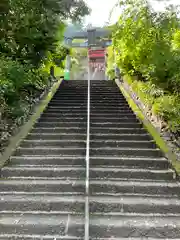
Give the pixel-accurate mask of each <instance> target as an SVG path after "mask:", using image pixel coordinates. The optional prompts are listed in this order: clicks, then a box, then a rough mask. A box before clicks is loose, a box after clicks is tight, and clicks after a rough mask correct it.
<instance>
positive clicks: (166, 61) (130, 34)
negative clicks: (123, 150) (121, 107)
mask: <svg viewBox="0 0 180 240" xmlns="http://www.w3.org/2000/svg"><path fill="white" fill-rule="evenodd" d="M119 5H120V7H121V8H122V14H121V15H120V17H119V20H118V22H117V24H116V26H114V32H113V51H114V52H115V59H116V62H117V64H118V66H119V67H120V69H121V73H122V74H124V75H129V76H132V79H134V78H133V77H134V76H136V77H138V81H135V80H134V81H133V82H132V86H133V87H134V88H135V89H136V92H138V95H141V97H142V99H143V101H144V102H145V103H146V104H148V105H149V106H151V108H152V110H153V111H154V112H155V113H156V114H158V115H159V116H161V117H162V118H163V119H164V120H166V121H167V122H168V125H169V126H170V128H171V129H173V130H180V116H179V110H180V109H179V106H180V30H179V29H180V21H179V18H178V12H177V10H176V9H175V8H174V7H172V6H169V7H168V8H167V9H166V10H165V11H164V12H155V11H154V10H153V9H152V7H151V5H150V4H149V3H148V1H146V0H139V1H134V0H124V1H120V3H119Z"/></svg>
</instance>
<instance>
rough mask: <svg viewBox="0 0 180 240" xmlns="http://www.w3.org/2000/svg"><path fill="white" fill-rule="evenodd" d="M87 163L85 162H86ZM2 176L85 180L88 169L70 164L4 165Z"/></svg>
mask: <svg viewBox="0 0 180 240" xmlns="http://www.w3.org/2000/svg"><path fill="white" fill-rule="evenodd" d="M84 165H85V164H84ZM1 177H2V178H12V177H13V178H29V179H41V178H49V180H51V179H57V180H61V179H63V180H68V179H75V180H77V179H82V180H85V177H86V170H85V166H84V167H71V166H70V167H68V166H66V167H65V166H49V167H48V166H40V167H38V166H28V167H25V166H24V167H21V166H19V167H17V166H12V167H4V168H3V169H2V170H1Z"/></svg>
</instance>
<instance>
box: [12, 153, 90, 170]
mask: <svg viewBox="0 0 180 240" xmlns="http://www.w3.org/2000/svg"><path fill="white" fill-rule="evenodd" d="M10 160H11V164H13V165H23V166H25V167H26V165H28V166H31V165H34V166H38V165H39V166H41V165H43V166H45V165H50V166H51V165H53V166H54V165H57V166H63V165H65V166H67V165H69V166H85V165H86V164H85V157H83V156H81V155H80V156H78V155H74V156H73V155H72V156H71V155H70V156H12V157H11V158H10Z"/></svg>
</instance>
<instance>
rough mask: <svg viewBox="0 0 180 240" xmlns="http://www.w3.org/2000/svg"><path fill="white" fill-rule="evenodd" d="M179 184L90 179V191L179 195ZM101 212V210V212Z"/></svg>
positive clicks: (120, 193)
mask: <svg viewBox="0 0 180 240" xmlns="http://www.w3.org/2000/svg"><path fill="white" fill-rule="evenodd" d="M179 191H180V184H179V183H177V182H167V181H156V180H154V181H152V180H149V181H147V180H141V181H140V180H139V181H138V180H136V181H135V180H131V181H127V180H122V181H120V180H119V181H110V180H109V181H108V180H106V181H105V180H91V181H90V192H91V194H92V195H95V196H102V195H103V196H118V197H121V195H122V194H151V195H155V196H157V195H166V194H169V195H170V194H171V195H172V196H177V195H179ZM102 214H103V212H102Z"/></svg>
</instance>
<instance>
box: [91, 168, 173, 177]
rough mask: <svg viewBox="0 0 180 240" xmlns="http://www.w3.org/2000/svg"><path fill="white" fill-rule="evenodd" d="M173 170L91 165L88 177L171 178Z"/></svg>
mask: <svg viewBox="0 0 180 240" xmlns="http://www.w3.org/2000/svg"><path fill="white" fill-rule="evenodd" d="M174 174H175V173H174V171H172V170H171V169H169V170H154V169H140V168H135V169H134V168H130V167H129V168H118V167H117V166H115V167H110V166H107V167H102V166H101V167H91V169H90V179H102V180H103V179H104V180H116V179H119V180H122V179H127V180H133V179H140V180H142V179H152V180H155V179H156V180H173V175H174Z"/></svg>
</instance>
